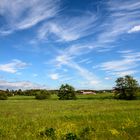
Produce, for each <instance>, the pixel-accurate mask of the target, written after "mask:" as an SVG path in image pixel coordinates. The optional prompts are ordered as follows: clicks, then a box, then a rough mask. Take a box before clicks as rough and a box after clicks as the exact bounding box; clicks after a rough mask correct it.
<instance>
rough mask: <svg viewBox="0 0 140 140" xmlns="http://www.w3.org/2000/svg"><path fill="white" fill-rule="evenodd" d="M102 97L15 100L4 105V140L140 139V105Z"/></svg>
mask: <svg viewBox="0 0 140 140" xmlns="http://www.w3.org/2000/svg"><path fill="white" fill-rule="evenodd" d="M98 96H99V95H97V96H96V95H80V96H78V100H75V101H60V100H57V97H56V96H53V99H52V100H43V101H38V100H35V99H34V97H22V96H18V97H17V96H15V97H10V98H9V100H5V101H0V139H2V140H30V139H31V140H41V139H43V140H44V139H56V140H57V139H58V140H61V139H68V137H73V138H74V137H75V139H76V138H77V139H81V140H82V139H83V140H94V139H96V140H138V139H140V101H139V100H134V101H120V100H114V99H106V98H108V97H107V96H106V98H105V97H104V98H102V97H101V96H103V95H100V96H99V97H100V98H99V97H98ZM104 96H105V95H104ZM97 97H98V98H97Z"/></svg>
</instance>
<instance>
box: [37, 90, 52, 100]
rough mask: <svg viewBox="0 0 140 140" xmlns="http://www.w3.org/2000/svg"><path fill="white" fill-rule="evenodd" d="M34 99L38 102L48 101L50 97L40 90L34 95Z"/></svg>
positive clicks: (47, 93)
mask: <svg viewBox="0 0 140 140" xmlns="http://www.w3.org/2000/svg"><path fill="white" fill-rule="evenodd" d="M35 98H36V99H38V100H44V99H50V98H51V95H50V93H49V92H47V91H44V90H42V91H39V92H38V93H37V94H36V95H35Z"/></svg>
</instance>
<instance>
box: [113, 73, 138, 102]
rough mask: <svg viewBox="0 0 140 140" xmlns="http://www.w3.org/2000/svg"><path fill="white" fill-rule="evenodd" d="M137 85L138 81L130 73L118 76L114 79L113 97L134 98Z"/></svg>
mask: <svg viewBox="0 0 140 140" xmlns="http://www.w3.org/2000/svg"><path fill="white" fill-rule="evenodd" d="M138 87H139V84H138V82H137V81H136V80H135V79H134V78H133V77H132V76H130V75H126V76H124V77H119V78H117V80H116V87H115V91H116V92H115V98H117V99H127V100H131V99H135V97H136V92H137V89H138Z"/></svg>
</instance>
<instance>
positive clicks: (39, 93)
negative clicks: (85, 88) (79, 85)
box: [0, 84, 76, 100]
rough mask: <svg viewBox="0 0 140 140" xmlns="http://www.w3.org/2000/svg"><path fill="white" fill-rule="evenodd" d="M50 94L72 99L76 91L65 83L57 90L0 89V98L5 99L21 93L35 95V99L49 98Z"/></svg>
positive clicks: (60, 98)
mask: <svg viewBox="0 0 140 140" xmlns="http://www.w3.org/2000/svg"><path fill="white" fill-rule="evenodd" d="M52 94H56V95H57V96H58V97H59V100H73V99H76V91H75V89H74V87H72V86H70V85H68V84H66V85H63V84H62V85H61V87H60V89H59V90H45V89H30V90H21V89H19V90H8V89H7V90H6V91H4V90H0V99H1V100H6V99H7V98H8V96H15V95H22V96H35V98H36V99H39V100H43V99H49V98H50V97H51V95H52Z"/></svg>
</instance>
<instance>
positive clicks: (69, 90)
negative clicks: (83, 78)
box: [58, 84, 76, 100]
mask: <svg viewBox="0 0 140 140" xmlns="http://www.w3.org/2000/svg"><path fill="white" fill-rule="evenodd" d="M58 97H59V100H73V99H76V92H75V89H74V88H73V87H72V86H70V85H68V84H66V85H61V87H60V89H59V91H58Z"/></svg>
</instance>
